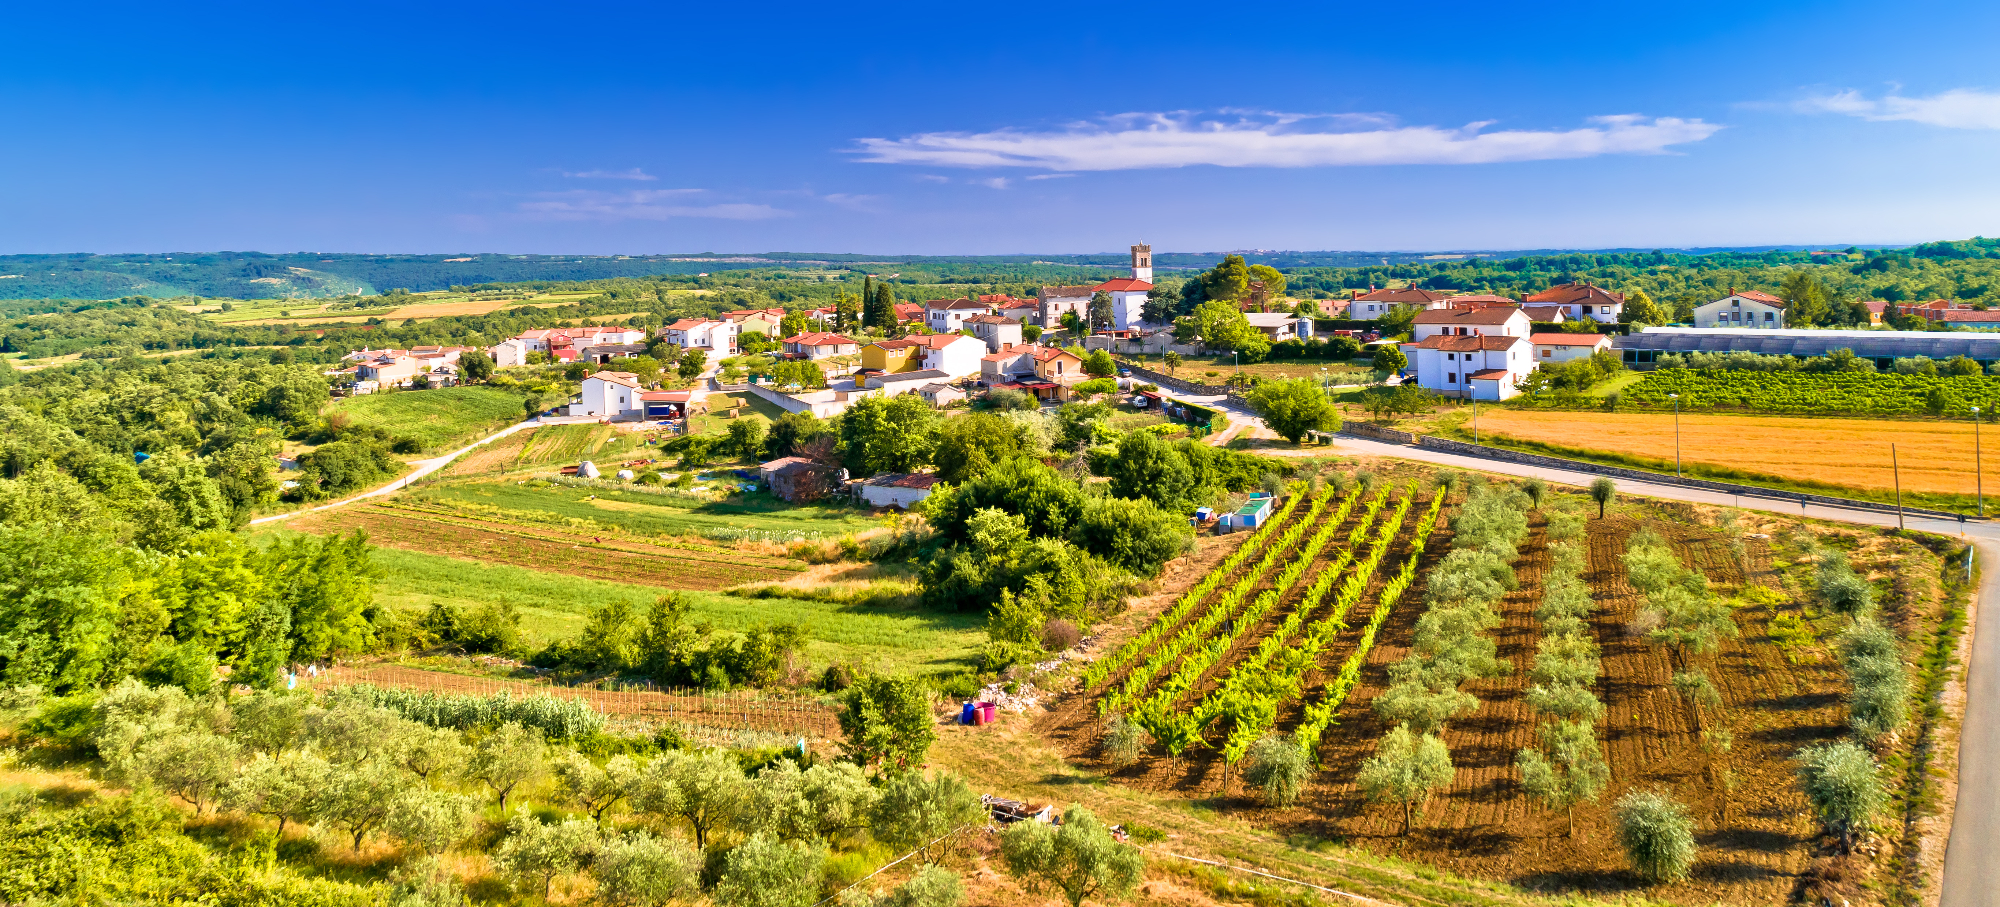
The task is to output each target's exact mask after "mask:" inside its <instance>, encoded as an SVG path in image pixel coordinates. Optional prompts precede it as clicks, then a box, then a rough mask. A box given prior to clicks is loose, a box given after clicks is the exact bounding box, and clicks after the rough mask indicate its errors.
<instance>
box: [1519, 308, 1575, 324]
mask: <svg viewBox="0 0 2000 907" xmlns="http://www.w3.org/2000/svg"><path fill="white" fill-rule="evenodd" d="M1521 311H1522V312H1523V313H1524V314H1526V315H1527V316H1528V320H1529V321H1539V322H1542V323H1544V324H1561V323H1563V322H1564V321H1567V320H1569V315H1567V314H1565V313H1564V312H1563V307H1562V306H1559V305H1524V306H1522V307H1521Z"/></svg>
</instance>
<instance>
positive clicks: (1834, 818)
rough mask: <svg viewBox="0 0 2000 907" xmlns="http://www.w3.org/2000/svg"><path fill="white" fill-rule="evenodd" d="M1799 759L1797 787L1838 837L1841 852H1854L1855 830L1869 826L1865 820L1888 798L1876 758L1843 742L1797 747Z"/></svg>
mask: <svg viewBox="0 0 2000 907" xmlns="http://www.w3.org/2000/svg"><path fill="white" fill-rule="evenodd" d="M1798 761H1799V768H1798V776H1799V788H1800V789H1801V790H1803V791H1805V795H1806V800H1808V801H1810V802H1811V803H1812V808H1813V812H1814V813H1815V814H1816V815H1818V816H1819V819H1820V821H1821V822H1822V823H1824V824H1825V825H1826V827H1827V830H1828V831H1830V832H1832V833H1834V834H1836V835H1839V836H1840V850H1841V852H1842V853H1849V852H1851V851H1853V849H1854V838H1855V835H1856V833H1857V832H1858V831H1862V830H1865V829H1866V828H1867V827H1868V820H1869V819H1870V818H1872V817H1873V816H1874V815H1875V813H1876V812H1877V811H1879V810H1880V809H1881V808H1882V806H1883V804H1884V803H1885V802H1886V801H1887V799H1888V794H1887V793H1886V792H1885V791H1884V790H1883V788H1882V777H1881V770H1880V767H1879V766H1877V765H1876V764H1875V757H1874V756H1872V755H1869V753H1868V751H1867V750H1866V749H1863V748H1862V747H1861V746H1859V745H1857V744H1854V743H1851V742H1847V741H1842V742H1840V743H1829V744H1825V745H1823V746H1812V747H1807V748H1805V749H1803V750H1800V751H1799V754H1798Z"/></svg>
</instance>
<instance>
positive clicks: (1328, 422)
mask: <svg viewBox="0 0 2000 907" xmlns="http://www.w3.org/2000/svg"><path fill="white" fill-rule="evenodd" d="M1247 396H1248V398H1249V400H1250V407H1251V408H1252V409H1254V410H1256V412H1257V415H1258V416H1259V417H1261V418H1263V420H1264V424H1265V425H1268V426H1270V428H1271V430H1272V431H1275V432H1277V433H1278V434H1280V435H1282V436H1284V438H1285V440H1287V441H1290V442H1292V443H1293V444H1297V443H1299V441H1300V440H1301V439H1303V438H1304V437H1305V436H1306V433H1307V432H1312V431H1338V430H1339V429H1340V410H1339V409H1337V408H1335V407H1334V405H1333V402H1332V401H1331V400H1329V399H1327V396H1326V392H1325V391H1323V390H1321V389H1320V387H1319V386H1318V385H1317V384H1316V383H1314V382H1313V380H1312V379H1310V378H1293V379H1290V380H1285V381H1265V382H1263V383H1261V384H1258V385H1257V386H1256V387H1254V388H1252V389H1251V390H1250V393H1249V394H1248V395H1247Z"/></svg>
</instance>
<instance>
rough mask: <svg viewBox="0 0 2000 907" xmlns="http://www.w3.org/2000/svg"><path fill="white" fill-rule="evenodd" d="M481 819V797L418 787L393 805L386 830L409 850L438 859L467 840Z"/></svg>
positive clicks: (389, 812) (383, 824) (387, 816)
mask: <svg viewBox="0 0 2000 907" xmlns="http://www.w3.org/2000/svg"><path fill="white" fill-rule="evenodd" d="M478 816H479V799H478V798H477V797H471V796H467V795H465V794H454V793H451V792H450V791H438V790H431V789H430V788H427V787H416V788H412V789H410V790H407V791H404V792H403V794H402V795H401V796H399V797H397V798H396V800H395V802H394V803H391V804H390V806H389V811H388V814H387V815H386V816H384V817H383V821H382V828H383V830H385V831H387V832H388V833H389V835H390V836H391V837H393V838H395V839H396V840H398V841H401V842H403V844H405V845H406V846H409V847H414V848H416V849H417V850H420V851H423V852H424V853H426V854H428V855H430V856H431V857H433V858H435V857H439V856H442V855H443V854H444V852H445V851H447V850H450V849H451V848H452V845H454V844H457V843H458V842H460V841H462V840H464V839H465V836H466V833H467V832H469V831H471V829H472V822H473V820H474V819H476V818H478Z"/></svg>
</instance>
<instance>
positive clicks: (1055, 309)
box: [1035, 286, 1097, 329]
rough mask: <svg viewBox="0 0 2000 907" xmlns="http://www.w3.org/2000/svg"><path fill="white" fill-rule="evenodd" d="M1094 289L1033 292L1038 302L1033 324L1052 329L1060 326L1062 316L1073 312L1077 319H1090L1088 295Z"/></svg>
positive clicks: (1057, 288) (1047, 289)
mask: <svg viewBox="0 0 2000 907" xmlns="http://www.w3.org/2000/svg"><path fill="white" fill-rule="evenodd" d="M1096 289H1097V288H1096V287H1094V286H1089V287H1081V286H1078V287H1042V288H1041V289H1040V290H1037V291H1035V297H1036V299H1037V300H1038V302H1037V304H1036V306H1035V323H1036V324H1039V325H1041V326H1043V327H1046V328H1050V329H1054V328H1057V327H1060V326H1061V325H1062V318H1063V315H1065V314H1068V313H1070V312H1075V313H1076V317H1078V318H1085V319H1087V318H1089V317H1090V294H1091V293H1092V292H1095V291H1096Z"/></svg>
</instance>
